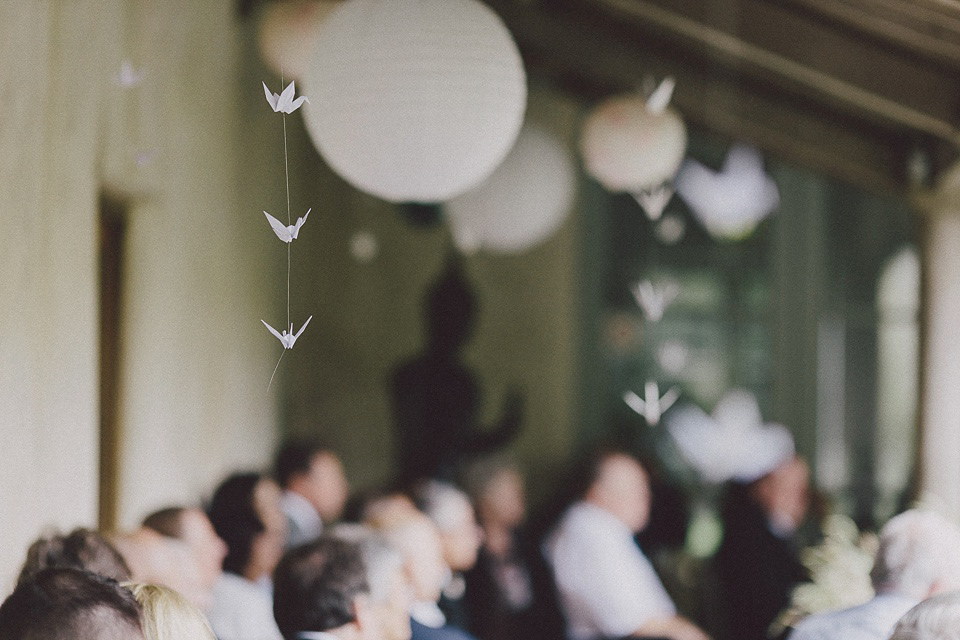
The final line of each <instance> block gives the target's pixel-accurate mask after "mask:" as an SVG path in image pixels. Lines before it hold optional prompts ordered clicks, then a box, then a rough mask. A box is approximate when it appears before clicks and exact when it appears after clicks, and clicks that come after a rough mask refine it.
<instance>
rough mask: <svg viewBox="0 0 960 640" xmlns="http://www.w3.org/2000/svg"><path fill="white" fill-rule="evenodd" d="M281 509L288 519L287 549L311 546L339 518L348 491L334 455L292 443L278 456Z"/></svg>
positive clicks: (309, 444) (312, 445)
mask: <svg viewBox="0 0 960 640" xmlns="http://www.w3.org/2000/svg"><path fill="white" fill-rule="evenodd" d="M276 473H277V481H278V482H279V483H280V487H281V488H282V489H283V496H282V497H281V498H280V507H281V508H282V509H283V513H284V515H285V516H286V517H287V541H286V548H288V549H290V548H292V547H295V546H297V545H300V544H304V543H305V542H312V541H313V540H315V539H316V538H317V536H319V535H320V533H321V532H322V531H323V526H324V524H330V523H331V522H333V521H334V520H336V519H337V518H339V517H340V515H341V513H342V512H343V507H344V505H345V504H346V502H347V495H348V493H349V490H350V487H349V485H348V484H347V477H346V475H345V474H344V473H343V464H342V463H341V462H340V458H338V457H337V454H335V453H334V452H333V451H331V450H330V449H328V448H327V447H324V446H322V445H320V444H318V443H314V442H310V441H307V440H292V441H290V442H287V443H286V444H284V445H283V446H282V447H281V448H280V451H279V452H278V453H277V461H276Z"/></svg>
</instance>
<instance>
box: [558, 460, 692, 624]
mask: <svg viewBox="0 0 960 640" xmlns="http://www.w3.org/2000/svg"><path fill="white" fill-rule="evenodd" d="M589 471H590V476H589V478H587V479H586V482H587V488H586V491H585V492H584V493H583V494H582V495H581V496H580V499H579V500H578V501H577V502H575V503H574V504H573V505H571V506H570V507H569V508H568V509H567V510H566V512H565V513H564V514H563V516H562V518H561V519H560V523H559V524H558V525H557V527H556V529H555V530H554V531H553V532H552V534H551V535H550V536H549V538H548V540H547V542H546V549H545V550H546V554H547V559H548V561H549V563H550V564H551V566H552V568H553V572H554V579H555V581H556V585H557V591H558V593H559V595H560V602H561V605H562V607H563V610H564V613H565V614H566V619H567V636H568V638H570V640H597V639H599V638H621V637H625V636H631V635H632V636H647V637H658V638H660V637H662V638H672V639H675V640H704V639H705V638H706V637H707V636H706V634H704V633H703V632H702V631H701V630H700V629H699V628H698V627H697V626H696V625H694V624H693V623H692V622H690V621H689V620H687V619H685V618H683V617H681V616H679V615H678V614H677V610H676V607H675V606H674V604H673V601H672V600H671V599H670V596H669V595H668V594H667V592H666V590H665V589H664V587H663V584H662V583H661V581H660V578H659V577H658V576H657V574H656V572H655V571H654V569H653V566H652V565H651V564H650V561H649V560H647V558H646V556H644V555H643V552H641V551H640V548H639V547H638V546H637V544H636V541H635V540H634V535H635V534H636V533H637V532H638V531H640V530H642V529H643V528H644V527H645V526H646V524H647V519H648V516H649V513H650V487H649V484H648V481H647V474H646V471H645V470H644V468H643V467H642V466H641V464H640V463H639V462H638V461H637V460H636V459H635V458H634V457H632V456H630V455H628V454H626V453H622V452H616V451H608V452H603V453H600V454H598V455H597V456H596V457H595V459H594V460H593V464H592V465H591V468H590V470H589Z"/></svg>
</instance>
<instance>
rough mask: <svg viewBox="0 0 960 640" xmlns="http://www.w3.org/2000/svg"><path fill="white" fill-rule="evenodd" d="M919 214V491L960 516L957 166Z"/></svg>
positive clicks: (959, 193) (959, 173)
mask: <svg viewBox="0 0 960 640" xmlns="http://www.w3.org/2000/svg"><path fill="white" fill-rule="evenodd" d="M923 208H924V210H925V213H926V214H927V220H926V224H925V235H926V237H925V239H924V240H925V242H924V284H925V296H924V298H925V300H924V304H925V307H924V311H925V313H924V316H925V317H924V326H923V333H922V335H923V360H922V365H921V366H922V368H921V371H922V400H921V402H922V404H921V416H922V417H921V443H920V456H921V459H920V468H921V484H920V488H921V492H922V493H923V494H925V495H929V496H931V497H933V498H934V499H935V501H936V502H937V503H938V504H939V505H942V506H943V507H944V508H945V509H947V510H948V511H949V512H950V513H951V514H952V515H955V516H960V166H958V167H956V168H954V169H953V170H952V172H951V174H950V175H949V176H948V178H947V179H946V180H945V181H944V182H943V184H942V186H941V187H940V189H939V191H938V192H937V194H936V196H935V198H934V199H933V200H932V201H931V202H929V203H926V205H925V206H924V207H923Z"/></svg>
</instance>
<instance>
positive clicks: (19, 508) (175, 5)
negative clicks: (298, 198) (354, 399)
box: [0, 0, 276, 591]
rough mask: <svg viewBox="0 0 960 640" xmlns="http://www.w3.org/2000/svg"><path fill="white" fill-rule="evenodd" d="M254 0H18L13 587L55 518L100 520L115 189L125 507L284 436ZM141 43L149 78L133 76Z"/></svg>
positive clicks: (7, 64) (6, 492) (11, 161)
mask: <svg viewBox="0 0 960 640" xmlns="http://www.w3.org/2000/svg"><path fill="white" fill-rule="evenodd" d="M233 11H234V7H233V3H232V2H229V1H228V0H215V1H214V0H211V1H205V2H191V1H187V0H182V1H169V2H151V1H149V0H139V1H135V0H56V1H54V0H25V1H23V2H16V3H13V2H7V3H3V4H2V5H0V105H3V112H4V117H3V118H2V119H0V273H2V277H0V511H2V513H3V514H4V517H3V518H2V519H0V539H2V540H3V544H2V545H0V591H4V590H6V588H7V587H8V586H9V585H10V581H11V580H12V577H13V575H14V572H15V571H16V569H17V567H18V565H19V564H20V562H21V561H22V557H23V553H24V551H25V549H26V546H27V544H28V543H29V542H30V541H31V540H32V539H34V538H35V537H36V536H37V535H38V534H39V533H40V532H41V530H42V529H44V528H45V527H49V526H56V527H60V528H69V527H73V526H77V525H86V526H95V525H96V517H97V495H98V479H97V470H98V434H99V406H98V375H99V362H98V344H99V343H98V340H99V330H98V318H99V316H98V313H99V301H98V300H99V290H98V287H99V284H98V275H97V251H98V233H97V224H98V206H99V205H98V202H99V197H100V194H101V193H102V192H108V193H110V194H112V195H114V196H115V197H118V198H120V199H121V200H123V201H124V202H126V203H127V206H128V211H127V214H128V216H127V223H128V231H127V246H126V255H125V256H124V260H125V266H126V270H127V271H126V283H125V289H124V292H123V299H124V300H125V304H124V308H123V327H124V329H123V332H122V336H121V343H122V362H121V388H122V391H121V398H122V400H121V403H120V407H119V410H120V422H121V425H122V429H123V438H122V441H121V459H122V464H121V467H120V470H119V471H120V487H119V489H120V494H119V505H118V506H119V519H120V523H121V525H124V526H129V525H132V524H133V523H135V522H136V521H137V520H138V519H139V518H140V517H142V516H143V515H144V514H145V513H146V512H147V511H149V510H151V509H154V508H157V507H159V506H162V505H163V504H165V503H168V502H196V501H198V500H199V499H200V497H201V496H202V495H205V494H206V493H208V492H209V490H210V488H211V487H212V485H213V483H214V482H215V481H216V480H217V479H219V477H220V476H222V475H223V474H224V473H225V472H226V471H228V470H232V469H234V468H237V467H246V466H253V465H261V464H263V463H265V462H266V460H267V459H268V458H269V456H270V454H271V451H272V447H273V444H274V439H275V437H274V434H275V428H276V418H275V413H276V408H275V401H274V397H273V394H274V393H275V391H276V390H275V389H274V390H273V391H272V392H268V390H267V380H268V378H269V373H270V371H271V370H272V367H273V364H274V362H273V358H274V357H275V353H274V350H273V349H272V348H271V347H273V346H274V345H272V344H271V343H270V342H269V341H266V340H263V337H264V336H263V335H262V332H263V328H262V326H260V325H259V318H260V316H261V315H263V314H266V313H268V312H269V311H270V309H271V308H272V306H271V305H273V304H274V300H275V298H274V296H273V294H272V292H271V291H272V290H271V289H270V288H269V287H268V286H265V284H264V283H265V281H266V280H267V279H268V274H269V269H270V268H271V267H269V266H268V267H267V268H266V269H264V268H263V267H262V265H264V264H265V255H264V250H263V243H262V242H261V240H263V236H262V233H261V232H262V231H263V230H262V229H261V228H260V224H261V222H262V221H261V220H259V219H258V218H257V216H258V215H261V216H262V214H260V213H259V204H258V203H257V204H254V205H251V206H244V205H245V203H246V202H247V201H252V200H260V199H263V197H262V195H261V193H262V190H261V188H260V187H259V186H258V185H257V184H256V181H255V180H254V179H253V178H255V172H254V170H253V169H252V168H251V163H244V161H243V160H242V158H245V157H249V156H250V155H251V150H250V149H249V148H247V146H245V145H248V144H251V145H252V144H253V141H252V140H249V139H247V138H245V137H244V136H242V135H240V132H241V131H242V130H243V128H244V125H245V124H246V123H245V120H244V119H245V118H246V117H247V114H245V112H244V111H243V109H242V108H241V106H240V105H241V102H240V101H239V100H237V99H236V97H237V92H238V91H239V88H238V86H237V85H238V82H237V80H238V77H239V75H238V72H237V71H238V66H239V53H240V41H241V35H242V26H241V25H239V24H238V23H237V22H236V19H235V18H234V16H233ZM124 59H129V60H131V61H132V62H133V63H134V65H135V67H136V68H137V69H139V70H142V71H143V78H142V81H141V83H140V84H139V86H136V87H132V88H123V87H121V86H119V85H118V84H117V83H116V82H115V78H116V76H117V74H118V72H119V71H120V67H121V61H122V60H124ZM258 153H259V156H258V160H259V161H261V162H264V163H271V162H273V161H275V160H276V156H275V155H271V154H275V150H272V149H265V150H259V151H258ZM138 159H139V162H138ZM238 159H241V160H238ZM265 189H266V190H269V188H265Z"/></svg>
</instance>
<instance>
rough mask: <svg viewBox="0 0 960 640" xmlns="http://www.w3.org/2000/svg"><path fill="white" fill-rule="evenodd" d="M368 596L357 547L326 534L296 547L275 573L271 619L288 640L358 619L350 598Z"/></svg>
mask: <svg viewBox="0 0 960 640" xmlns="http://www.w3.org/2000/svg"><path fill="white" fill-rule="evenodd" d="M369 592H370V585H369V584H368V583H367V570H366V566H365V564H364V561H363V554H362V551H361V548H360V545H359V544H358V543H356V542H350V541H347V540H343V539H340V538H336V537H332V536H329V535H324V536H322V537H320V538H319V539H318V540H316V541H315V542H311V543H309V544H306V545H303V546H300V547H296V548H294V549H292V550H290V551H289V552H287V554H286V555H285V556H284V557H283V559H282V560H281V561H280V564H279V565H277V570H276V571H275V572H274V574H273V596H274V597H273V617H274V618H275V619H276V621H277V626H278V627H279V628H280V632H281V633H283V636H284V637H285V638H288V639H293V638H295V637H296V635H297V633H299V632H301V631H328V630H330V629H336V628H337V627H341V626H343V625H345V624H347V623H349V622H353V621H354V620H355V619H356V613H355V612H354V608H353V600H354V598H356V597H357V596H358V595H361V594H366V593H369Z"/></svg>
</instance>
